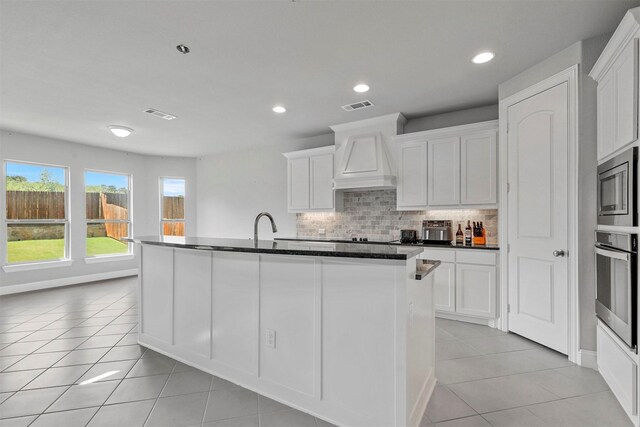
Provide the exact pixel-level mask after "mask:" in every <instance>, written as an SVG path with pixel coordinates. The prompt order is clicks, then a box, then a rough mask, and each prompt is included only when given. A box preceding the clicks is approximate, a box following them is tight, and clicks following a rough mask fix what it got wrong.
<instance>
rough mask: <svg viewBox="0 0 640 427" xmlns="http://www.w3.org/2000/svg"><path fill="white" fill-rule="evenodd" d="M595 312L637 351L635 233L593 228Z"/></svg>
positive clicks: (636, 245)
mask: <svg viewBox="0 0 640 427" xmlns="http://www.w3.org/2000/svg"><path fill="white" fill-rule="evenodd" d="M595 251H596V315H597V316H598V317H599V318H600V320H602V321H603V322H604V323H605V324H606V325H607V326H608V327H609V328H610V329H611V330H612V331H613V332H615V333H616V335H618V336H619V337H620V338H621V339H622V340H623V341H624V342H625V343H626V344H627V345H628V346H629V347H630V348H631V349H633V350H635V351H636V352H637V351H638V331H637V316H638V271H637V270H638V259H637V256H638V236H637V234H627V233H614V232H607V231H596V248H595Z"/></svg>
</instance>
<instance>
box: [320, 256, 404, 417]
mask: <svg viewBox="0 0 640 427" xmlns="http://www.w3.org/2000/svg"><path fill="white" fill-rule="evenodd" d="M358 264H362V263H358ZM354 267H356V263H353V262H349V261H340V260H336V261H333V260H330V261H329V260H325V261H323V262H322V274H321V276H322V295H323V301H322V302H323V303H322V399H323V400H324V401H325V402H326V403H327V404H330V405H331V406H332V408H334V409H335V410H336V411H337V412H339V413H340V414H341V419H351V420H353V423H352V424H353V425H363V426H367V425H379V426H392V425H395V421H396V420H395V414H394V412H393V411H391V410H390V409H392V407H391V406H389V402H392V401H394V400H395V393H396V376H395V370H393V369H380V370H378V369H376V368H375V367H376V366H383V365H385V364H388V363H389V362H390V361H392V360H394V353H395V349H396V345H397V343H396V342H395V338H396V330H395V325H396V311H395V304H396V295H395V292H396V289H395V283H396V280H397V277H396V275H395V271H394V269H392V268H388V266H385V265H384V264H383V263H378V265H376V264H375V263H373V262H372V263H371V264H370V265H367V266H366V268H358V269H357V270H354ZM355 271H358V277H354V276H353V273H354V272H355ZM345 328H348V333H345V331H346V329H345ZM373 349H375V351H372V350H373ZM374 371H375V372H376V375H369V374H368V373H370V372H374Z"/></svg>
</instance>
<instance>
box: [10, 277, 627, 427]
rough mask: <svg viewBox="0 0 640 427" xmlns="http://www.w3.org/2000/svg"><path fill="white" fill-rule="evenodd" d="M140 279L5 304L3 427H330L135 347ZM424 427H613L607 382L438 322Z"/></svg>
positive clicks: (615, 414)
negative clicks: (435, 380)
mask: <svg viewBox="0 0 640 427" xmlns="http://www.w3.org/2000/svg"><path fill="white" fill-rule="evenodd" d="M135 285H136V281H135V278H126V279H118V280H110V281H104V282H96V283H91V284H86V285H80V286H70V287H65V288H59V289H53V290H45V291H39V292H31V293H26V294H20V295H10V296H5V297H2V298H0V427H6V426H16V427H17V426H35V427H42V426H64V427H74V426H91V427H95V426H109V427H117V426H126V427H134V426H175V427H178V426H207V427H213V426H216V427H223V426H226V427H232V426H233V427H241V426H255V427H258V426H259V427H271V426H273V427H286V426H290V427H305V426H309V427H329V426H330V424H328V423H326V422H324V421H321V420H317V419H315V418H314V417H312V416H310V415H308V414H305V413H303V412H300V411H297V410H294V409H292V408H289V407H287V406H285V405H282V404H280V403H277V402H275V401H273V400H270V399H268V398H265V397H263V396H260V395H258V394H256V393H254V392H251V391H249V390H246V389H244V388H242V387H239V386H236V385H234V384H231V383H229V382H227V381H224V380H222V379H220V378H217V377H214V376H211V375H209V374H206V373H204V372H201V371H198V370H196V369H193V368H190V367H188V366H186V365H184V364H182V363H179V362H176V361H174V360H172V359H170V358H167V357H165V356H162V355H160V354H158V353H155V352H153V351H151V350H146V349H144V348H143V347H140V346H138V345H137V341H136V334H137V329H136V328H137V324H136V322H137V317H136V315H137V312H136V293H135ZM436 358H437V364H436V373H437V377H438V385H437V387H436V390H435V392H434V395H433V397H432V399H431V402H430V403H429V406H428V408H427V411H426V413H425V416H424V418H423V420H422V423H421V427H427V426H447V427H453V426H495V427H499V426H514V427H524V426H558V425H562V426H566V427H572V426H580V427H583V426H611V427H618V426H620V427H626V426H630V425H631V423H630V422H629V421H628V419H627V418H626V416H625V415H624V413H623V412H622V409H621V408H620V406H619V404H618V403H617V401H616V400H615V398H614V397H613V395H612V394H611V392H610V391H609V388H608V387H607V385H606V384H605V383H604V381H603V380H602V378H601V377H600V375H599V374H598V373H597V372H595V371H593V370H590V369H584V368H580V367H578V366H575V365H573V364H571V363H569V362H568V361H567V359H566V357H563V356H561V355H559V354H557V353H555V352H553V351H550V350H548V349H546V348H544V347H541V346H539V345H537V344H535V343H532V342H530V341H528V340H526V339H524V338H521V337H518V336H517V335H513V334H505V333H502V332H500V331H497V330H494V329H490V328H487V327H483V326H478V325H472V324H467V323H461V322H454V321H448V320H442V319H438V321H437V343H436Z"/></svg>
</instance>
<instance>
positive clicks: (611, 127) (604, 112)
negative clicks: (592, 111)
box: [597, 72, 616, 160]
mask: <svg viewBox="0 0 640 427" xmlns="http://www.w3.org/2000/svg"><path fill="white" fill-rule="evenodd" d="M613 77H614V76H613V73H611V72H609V73H607V74H606V75H605V76H604V78H603V79H602V80H600V81H599V82H598V91H597V93H598V95H597V96H598V102H597V104H598V119H597V126H598V160H600V159H603V158H605V157H606V156H608V155H609V154H611V153H613V151H614V148H613V141H614V139H615V122H616V109H615V104H616V100H615V83H614V78H613Z"/></svg>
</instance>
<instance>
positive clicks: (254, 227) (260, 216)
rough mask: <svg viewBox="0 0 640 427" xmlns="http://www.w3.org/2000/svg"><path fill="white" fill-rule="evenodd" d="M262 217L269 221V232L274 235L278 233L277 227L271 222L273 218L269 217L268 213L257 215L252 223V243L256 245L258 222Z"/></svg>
mask: <svg viewBox="0 0 640 427" xmlns="http://www.w3.org/2000/svg"><path fill="white" fill-rule="evenodd" d="M263 216H266V217H267V218H269V221H271V230H272V231H273V232H274V233H277V232H278V227H276V223H275V222H274V221H273V217H272V216H271V214H270V213H269V212H262V213H259V214H258V216H257V217H256V220H255V221H254V222H253V241H254V242H256V243H258V222H259V221H260V218H262V217H263Z"/></svg>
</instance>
